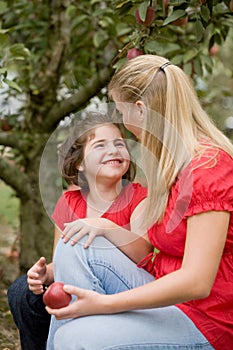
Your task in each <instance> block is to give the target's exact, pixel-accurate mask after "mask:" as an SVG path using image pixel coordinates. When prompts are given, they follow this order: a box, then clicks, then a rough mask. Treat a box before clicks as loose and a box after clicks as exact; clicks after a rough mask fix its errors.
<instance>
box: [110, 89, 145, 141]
mask: <svg viewBox="0 0 233 350" xmlns="http://www.w3.org/2000/svg"><path fill="white" fill-rule="evenodd" d="M111 96H112V99H113V101H114V102H115V105H116V109H117V110H118V111H119V112H120V114H121V115H122V119H123V122H124V125H125V126H126V128H127V129H128V130H129V131H131V132H132V133H133V134H134V135H135V136H136V137H137V138H139V139H140V136H141V132H142V127H143V121H144V116H143V110H142V108H140V107H141V104H143V102H141V101H137V102H135V103H129V102H119V101H120V99H119V97H118V94H117V93H115V92H112V93H111Z"/></svg>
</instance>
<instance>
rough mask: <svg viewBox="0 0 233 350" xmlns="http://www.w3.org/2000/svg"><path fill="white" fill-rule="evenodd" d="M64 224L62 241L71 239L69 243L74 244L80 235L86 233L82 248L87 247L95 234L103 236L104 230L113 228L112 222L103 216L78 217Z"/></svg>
mask: <svg viewBox="0 0 233 350" xmlns="http://www.w3.org/2000/svg"><path fill="white" fill-rule="evenodd" d="M64 225H65V229H64V231H63V232H62V239H63V241H64V243H67V242H68V241H69V240H71V245H75V244H76V243H77V242H78V241H79V240H80V239H81V238H82V237H84V236H86V235H88V238H87V241H86V243H85V245H84V248H88V247H89V246H90V244H91V243H92V242H93V240H94V238H95V237H96V236H105V233H106V230H110V229H113V228H114V223H113V222H112V221H110V220H108V219H105V218H87V219H78V220H75V221H72V222H69V223H65V224H64Z"/></svg>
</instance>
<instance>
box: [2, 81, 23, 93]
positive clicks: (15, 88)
mask: <svg viewBox="0 0 233 350" xmlns="http://www.w3.org/2000/svg"><path fill="white" fill-rule="evenodd" d="M3 81H4V83H5V84H7V85H8V86H9V87H11V88H12V89H14V90H17V91H18V92H22V89H21V88H20V87H19V85H18V84H16V82H15V81H12V80H9V79H3Z"/></svg>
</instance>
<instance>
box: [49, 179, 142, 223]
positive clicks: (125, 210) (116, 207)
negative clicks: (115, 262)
mask: <svg viewBox="0 0 233 350" xmlns="http://www.w3.org/2000/svg"><path fill="white" fill-rule="evenodd" d="M87 194H88V193H87V192H82V191H80V190H76V191H67V192H65V193H64V194H63V195H62V196H61V197H60V198H59V200H58V202H57V204H56V206H55V209H54V212H53V214H52V219H53V220H54V222H55V223H56V225H57V226H58V227H59V228H60V229H61V230H64V223H66V222H71V221H74V220H77V219H83V218H85V217H86V210H87V203H86V198H87ZM146 196H147V189H146V188H144V187H142V186H141V185H140V184H136V183H132V184H128V185H127V186H125V187H123V189H122V191H121V193H120V195H119V196H118V198H117V199H116V200H115V201H114V202H113V203H112V205H111V206H110V208H109V209H108V210H107V211H106V212H105V213H104V214H103V215H101V217H102V218H106V219H109V220H111V221H113V222H115V223H116V224H117V225H120V226H122V227H124V228H126V229H129V228H130V218H131V215H132V213H133V211H134V209H135V208H136V207H137V205H138V204H139V203H140V202H141V201H142V200H143V199H144V198H146Z"/></svg>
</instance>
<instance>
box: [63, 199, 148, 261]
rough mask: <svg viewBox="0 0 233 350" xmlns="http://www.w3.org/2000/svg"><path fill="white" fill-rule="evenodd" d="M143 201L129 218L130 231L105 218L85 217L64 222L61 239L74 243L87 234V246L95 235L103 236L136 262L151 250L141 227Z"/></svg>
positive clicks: (86, 246)
mask: <svg viewBox="0 0 233 350" xmlns="http://www.w3.org/2000/svg"><path fill="white" fill-rule="evenodd" d="M145 201H146V199H145V200H143V201H142V202H140V203H139V205H138V206H137V207H136V208H135V209H134V211H133V213H132V215H131V218H130V231H129V230H127V229H124V228H123V227H121V226H119V225H117V224H115V223H114V222H112V221H111V220H108V219H105V218H100V217H95V218H86V219H79V220H75V221H73V222H70V223H68V224H65V226H66V228H65V230H64V231H63V235H62V236H63V240H64V242H65V243H67V242H68V241H69V240H70V239H71V244H72V245H74V244H76V243H77V242H78V241H79V240H80V239H81V238H82V237H84V236H86V235H87V240H86V242H85V246H84V247H85V248H88V247H89V246H90V244H91V243H92V241H93V240H94V238H95V237H96V236H104V237H106V238H107V239H108V240H109V241H111V242H112V243H113V244H114V245H115V246H116V247H118V248H119V249H120V250H121V251H122V252H123V253H124V254H126V255H127V256H128V257H129V258H130V259H131V260H133V261H134V262H136V263H137V262H139V261H140V260H141V259H143V258H144V257H145V256H146V255H147V254H148V253H150V252H151V251H152V250H153V246H152V245H151V244H150V242H149V240H148V237H147V233H145V231H146V230H145V229H143V228H142V218H143V212H144V208H145Z"/></svg>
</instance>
